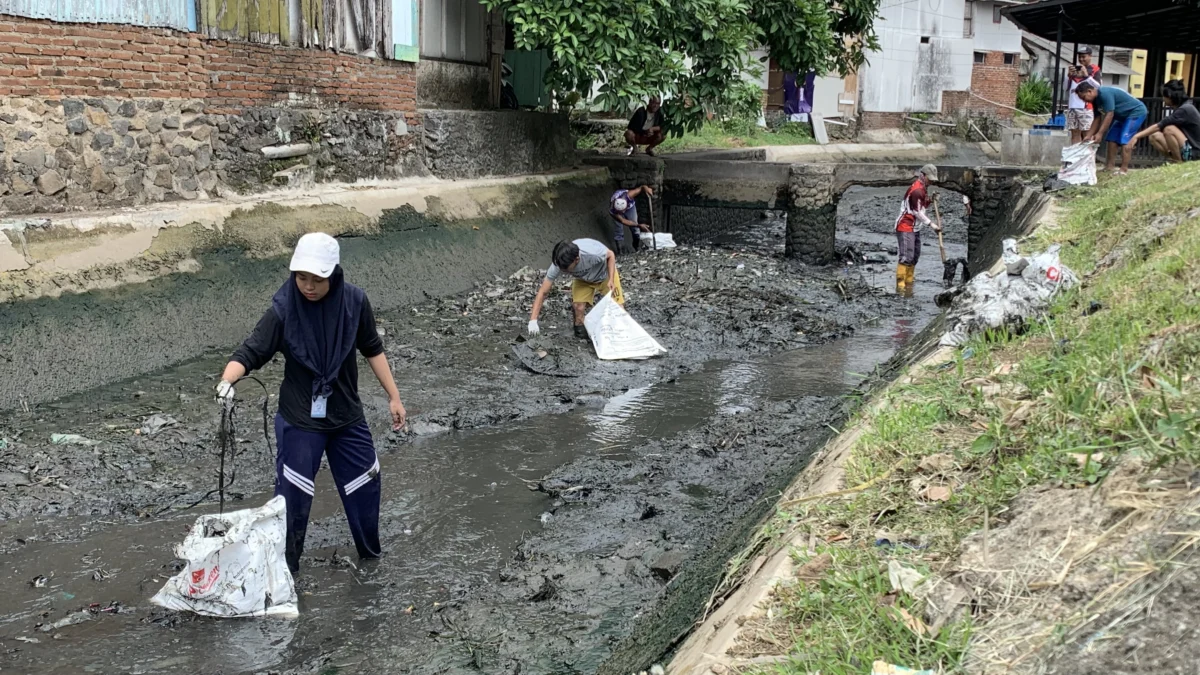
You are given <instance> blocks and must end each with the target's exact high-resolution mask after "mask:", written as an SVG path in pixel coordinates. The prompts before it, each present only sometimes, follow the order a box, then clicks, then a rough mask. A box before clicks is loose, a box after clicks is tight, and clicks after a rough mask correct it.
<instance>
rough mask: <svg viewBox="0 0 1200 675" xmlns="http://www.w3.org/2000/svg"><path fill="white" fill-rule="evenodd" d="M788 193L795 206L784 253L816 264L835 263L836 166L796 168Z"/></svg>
mask: <svg viewBox="0 0 1200 675" xmlns="http://www.w3.org/2000/svg"><path fill="white" fill-rule="evenodd" d="M788 190H789V193H790V196H791V202H792V203H791V205H790V207H789V208H788V222H787V241H786V243H785V246H784V254H785V255H787V256H789V257H796V258H799V259H800V260H802V261H804V262H806V263H810V264H814V265H824V264H827V263H830V262H832V261H833V258H834V236H835V233H836V231H837V195H835V194H834V167H833V166H832V165H826V166H820V165H799V164H797V165H793V166H792V170H791V180H790V184H789V186H788Z"/></svg>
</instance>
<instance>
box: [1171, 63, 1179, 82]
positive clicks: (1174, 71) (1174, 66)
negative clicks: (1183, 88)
mask: <svg viewBox="0 0 1200 675" xmlns="http://www.w3.org/2000/svg"><path fill="white" fill-rule="evenodd" d="M1177 77H1179V62H1178V61H1172V62H1171V79H1172V80H1174V79H1175V78H1177Z"/></svg>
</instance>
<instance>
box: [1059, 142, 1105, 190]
mask: <svg viewBox="0 0 1200 675" xmlns="http://www.w3.org/2000/svg"><path fill="white" fill-rule="evenodd" d="M1058 179H1059V180H1060V181H1062V182H1064V183H1068V184H1070V185H1095V184H1096V144H1095V143H1076V144H1075V145H1068V146H1067V147H1065V148H1063V149H1062V168H1061V169H1059V170H1058Z"/></svg>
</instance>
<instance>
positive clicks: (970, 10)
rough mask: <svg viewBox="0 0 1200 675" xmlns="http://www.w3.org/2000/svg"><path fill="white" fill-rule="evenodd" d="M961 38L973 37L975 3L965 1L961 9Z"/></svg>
mask: <svg viewBox="0 0 1200 675" xmlns="http://www.w3.org/2000/svg"><path fill="white" fill-rule="evenodd" d="M963 37H965V38H969V37H975V3H973V2H971V0H965V2H964V7H963Z"/></svg>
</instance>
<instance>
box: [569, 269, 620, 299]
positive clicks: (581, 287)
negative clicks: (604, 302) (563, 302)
mask: <svg viewBox="0 0 1200 675" xmlns="http://www.w3.org/2000/svg"><path fill="white" fill-rule="evenodd" d="M613 281H615V282H616V284H615V285H616V288H614V289H613V300H616V301H617V304H618V305H624V304H625V293H624V292H622V291H621V274H620V273H619V272H618V273H616V274H614V275H613ZM607 293H608V279H605V280H604V281H597V282H596V283H591V282H587V281H583V280H582V279H575V280H573V281H572V282H571V302H573V303H575V304H580V303H584V304H588V305H590V304H593V303H594V302H595V301H596V294H599V295H600V296H601V297H603V296H604V295H606V294H607Z"/></svg>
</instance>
